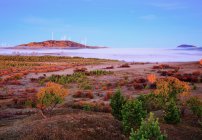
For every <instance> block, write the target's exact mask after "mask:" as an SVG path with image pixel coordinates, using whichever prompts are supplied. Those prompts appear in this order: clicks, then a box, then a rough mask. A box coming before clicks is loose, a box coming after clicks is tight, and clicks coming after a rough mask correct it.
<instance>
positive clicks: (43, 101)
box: [36, 82, 67, 118]
mask: <svg viewBox="0 0 202 140" xmlns="http://www.w3.org/2000/svg"><path fill="white" fill-rule="evenodd" d="M66 95H67V90H66V89H64V88H63V87H62V86H61V85H59V84H56V83H52V82H49V83H47V84H46V86H45V87H43V88H41V89H40V91H39V92H38V93H37V94H36V98H37V108H39V109H40V110H41V114H42V116H43V117H44V118H46V116H45V115H44V113H45V112H48V113H49V114H50V113H51V112H52V110H53V109H54V108H55V107H56V105H57V104H60V103H62V102H63V101H64V98H65V96H66Z"/></svg>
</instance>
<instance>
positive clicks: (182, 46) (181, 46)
mask: <svg viewBox="0 0 202 140" xmlns="http://www.w3.org/2000/svg"><path fill="white" fill-rule="evenodd" d="M178 48H196V46H193V45H187V44H183V45H180V46H178Z"/></svg>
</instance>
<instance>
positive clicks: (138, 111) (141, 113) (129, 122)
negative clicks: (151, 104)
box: [121, 100, 147, 133]
mask: <svg viewBox="0 0 202 140" xmlns="http://www.w3.org/2000/svg"><path fill="white" fill-rule="evenodd" d="M121 113H122V124H123V129H124V132H125V133H128V132H129V131H130V130H131V128H133V127H134V126H139V125H140V123H141V120H142V118H145V117H146V114H147V113H146V111H145V110H144V109H143V106H142V102H141V101H138V100H130V101H127V102H126V104H125V105H124V106H123V109H122V111H121Z"/></svg>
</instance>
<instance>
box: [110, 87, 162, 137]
mask: <svg viewBox="0 0 202 140" xmlns="http://www.w3.org/2000/svg"><path fill="white" fill-rule="evenodd" d="M110 105H111V107H112V115H113V116H114V117H115V118H116V119H118V120H120V121H121V122H122V125H123V131H124V133H125V134H129V132H131V135H130V140H139V139H150V138H154V139H155V138H156V139H158V138H162V139H165V138H166V136H165V135H164V134H162V133H161V131H160V128H159V125H158V120H157V119H154V117H153V115H150V117H149V119H148V120H147V121H146V120H145V118H146V116H147V110H146V108H145V106H144V104H143V102H142V101H141V100H138V99H129V100H126V99H125V98H124V97H123V95H122V94H121V92H120V90H118V91H116V93H115V94H114V96H112V98H111V101H110ZM134 128H135V129H137V128H139V129H137V131H135V132H134Z"/></svg>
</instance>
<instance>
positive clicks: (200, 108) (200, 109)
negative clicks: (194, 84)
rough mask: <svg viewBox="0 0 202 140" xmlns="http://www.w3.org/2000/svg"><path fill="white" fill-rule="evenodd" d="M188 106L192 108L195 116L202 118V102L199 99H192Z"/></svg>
mask: <svg viewBox="0 0 202 140" xmlns="http://www.w3.org/2000/svg"><path fill="white" fill-rule="evenodd" d="M187 104H188V106H189V107H190V109H191V111H192V112H193V114H194V115H196V116H197V117H198V119H200V118H201V117H202V101H201V100H200V99H199V98H197V97H191V98H190V99H189V100H188V101H187Z"/></svg>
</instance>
